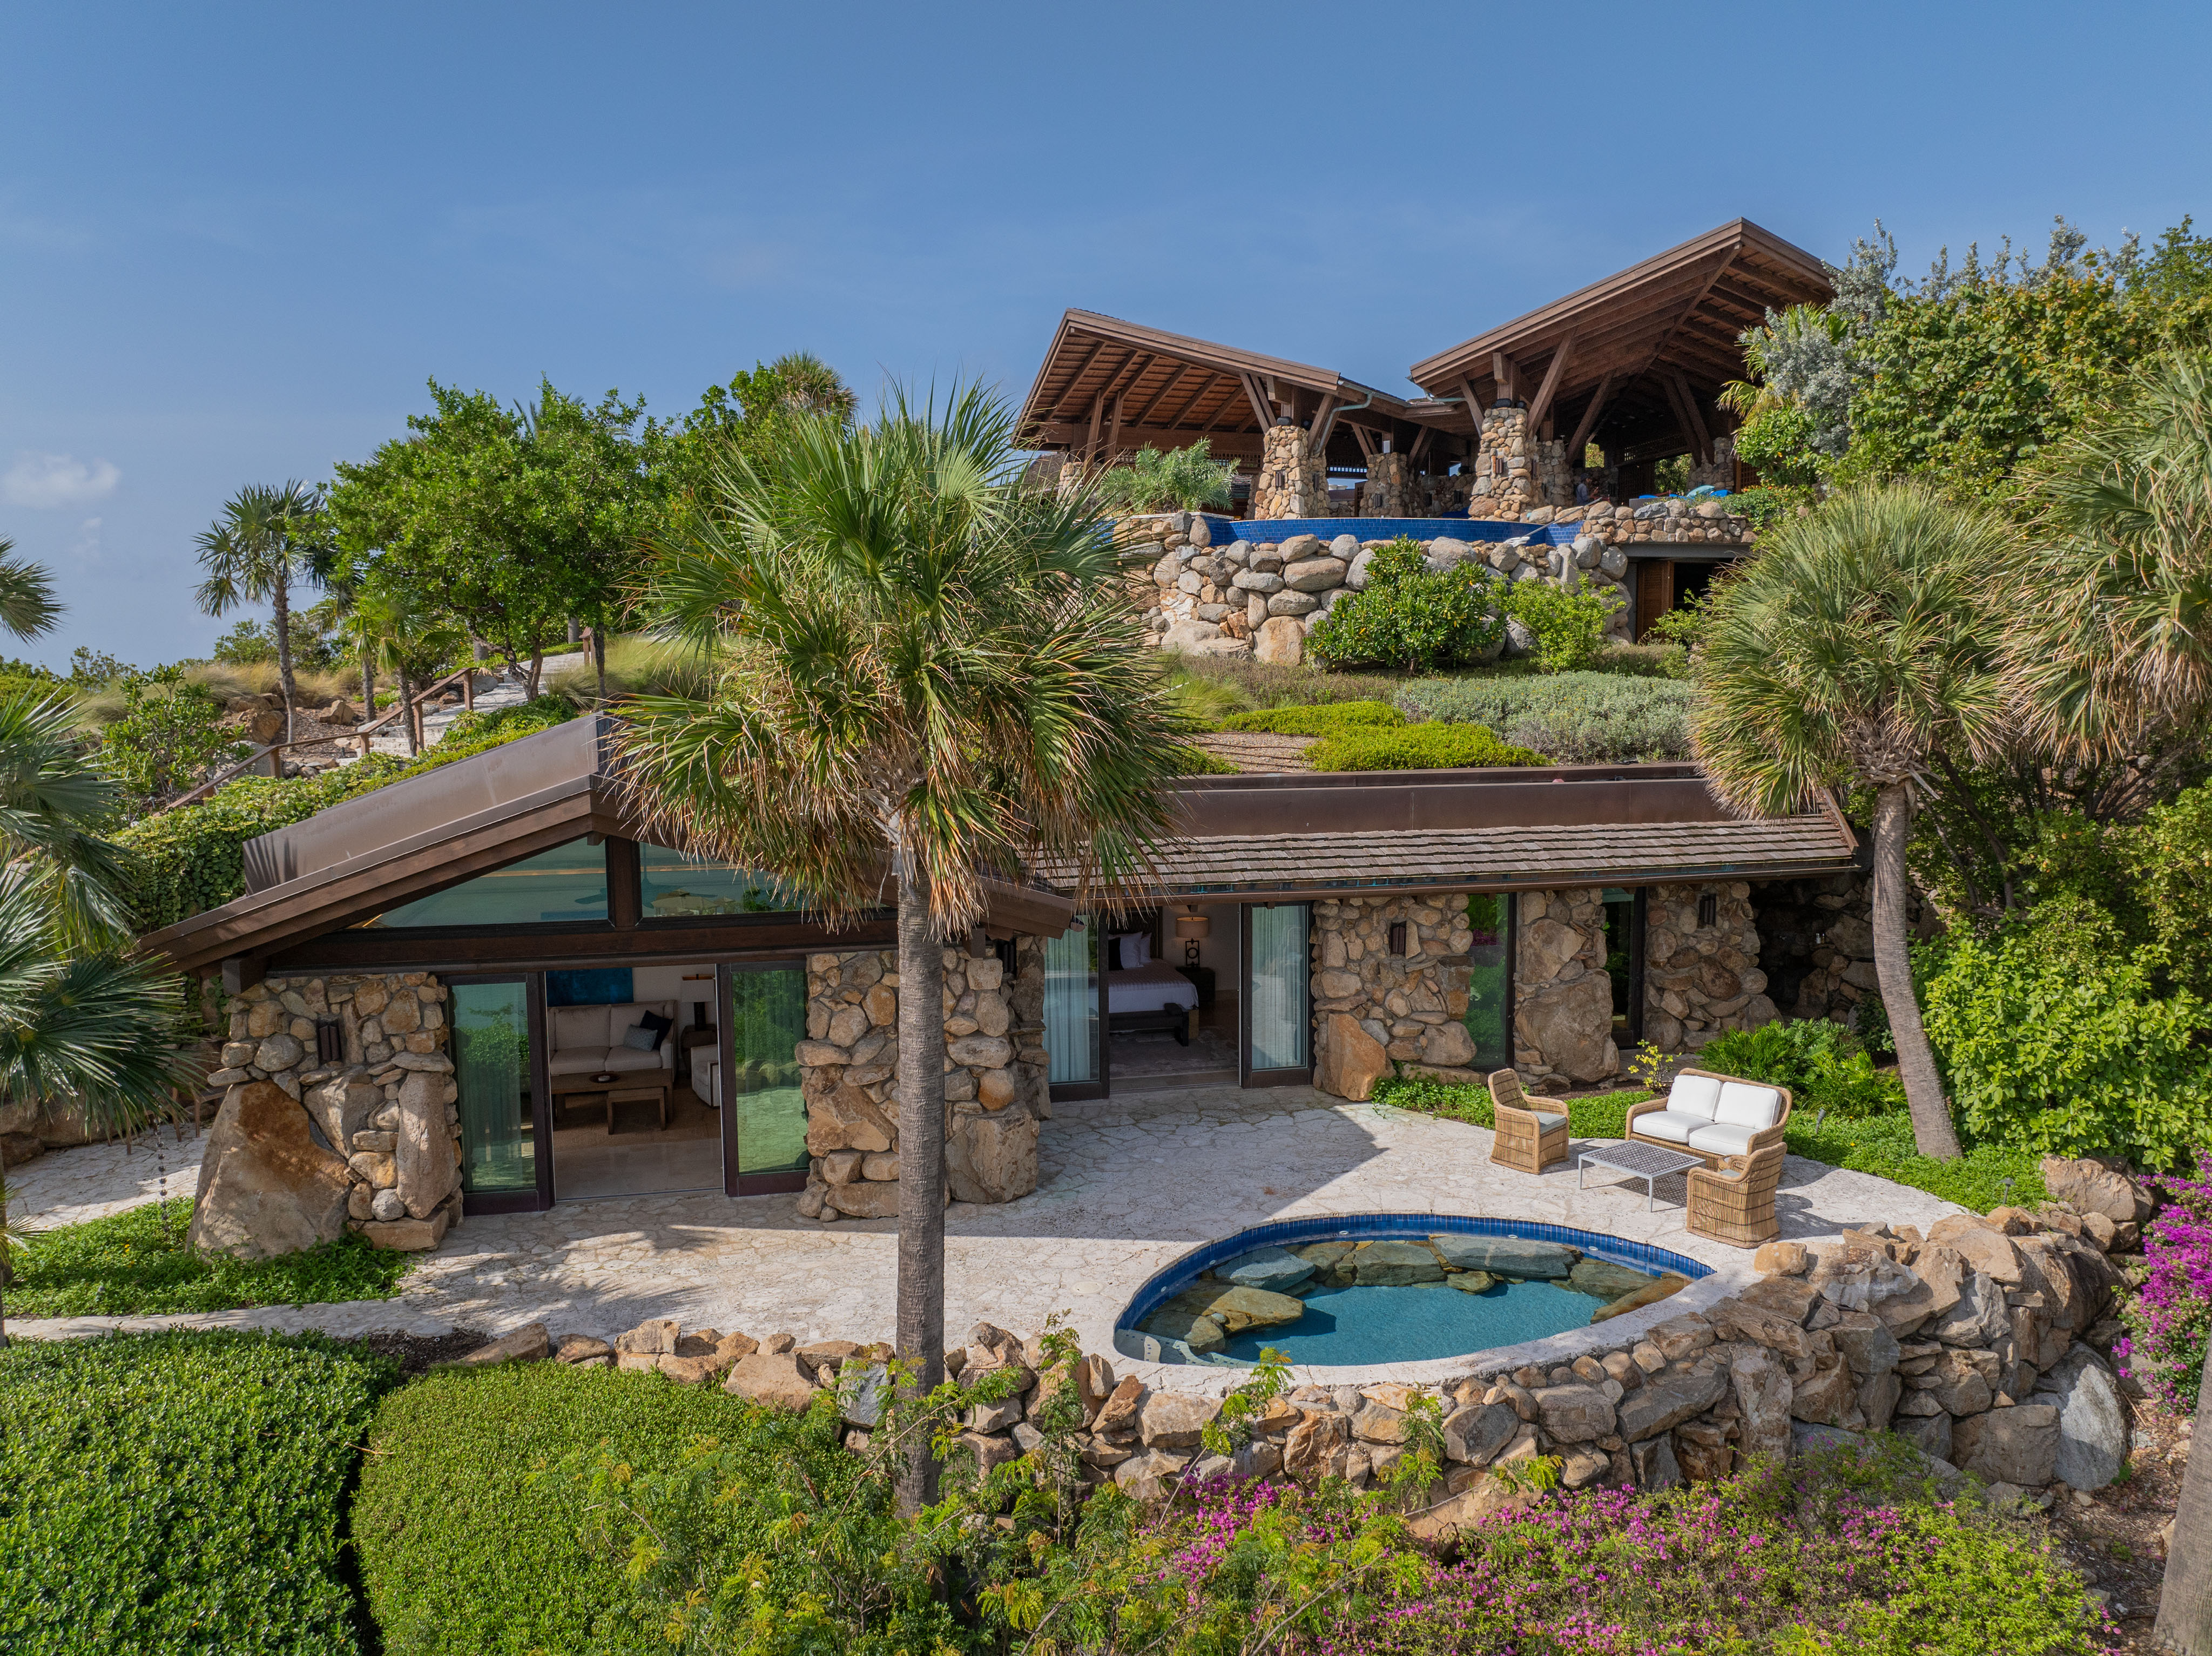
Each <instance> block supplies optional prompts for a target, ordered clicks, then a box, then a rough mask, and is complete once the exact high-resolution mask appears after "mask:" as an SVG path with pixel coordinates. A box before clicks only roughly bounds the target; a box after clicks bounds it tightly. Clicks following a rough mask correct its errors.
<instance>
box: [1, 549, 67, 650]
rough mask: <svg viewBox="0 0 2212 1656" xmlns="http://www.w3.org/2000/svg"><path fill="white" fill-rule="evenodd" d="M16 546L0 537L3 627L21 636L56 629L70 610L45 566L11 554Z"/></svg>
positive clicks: (32, 636) (35, 636)
mask: <svg viewBox="0 0 2212 1656" xmlns="http://www.w3.org/2000/svg"><path fill="white" fill-rule="evenodd" d="M14 551H15V542H13V541H11V540H9V539H6V538H5V537H0V628H5V629H6V630H7V631H9V632H10V633H13V634H15V636H16V637H17V638H22V639H32V638H38V637H40V636H41V635H42V634H47V633H51V632H52V631H53V630H54V628H55V627H56V626H58V624H59V623H60V622H61V618H62V616H63V615H64V613H66V612H65V611H64V608H63V606H62V603H61V600H60V599H58V598H57V597H55V596H54V578H53V577H52V575H50V574H48V573H46V567H45V566H44V565H42V564H35V563H33V562H31V561H29V560H28V559H27V558H17V557H13V556H11V555H10V554H12V553H13V552H14Z"/></svg>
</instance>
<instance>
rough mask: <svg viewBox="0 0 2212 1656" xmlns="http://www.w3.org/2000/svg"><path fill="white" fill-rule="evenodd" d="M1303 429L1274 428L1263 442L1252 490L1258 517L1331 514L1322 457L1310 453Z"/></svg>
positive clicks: (1253, 509)
mask: <svg viewBox="0 0 2212 1656" xmlns="http://www.w3.org/2000/svg"><path fill="white" fill-rule="evenodd" d="M1309 444H1310V435H1309V434H1308V433H1307V431H1306V430H1305V428H1304V427H1303V426H1272V427H1270V428H1268V430H1267V435H1266V437H1265V439H1264V440H1263V442H1262V447H1261V459H1260V476H1259V478H1258V480H1257V482H1255V483H1254V485H1253V488H1252V515H1253V516H1254V517H1255V518H1321V517H1326V516H1328V469H1327V465H1326V463H1325V462H1324V461H1323V459H1322V456H1320V455H1318V454H1312V453H1309V452H1308V446H1309Z"/></svg>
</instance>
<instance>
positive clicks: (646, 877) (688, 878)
mask: <svg viewBox="0 0 2212 1656" xmlns="http://www.w3.org/2000/svg"><path fill="white" fill-rule="evenodd" d="M637 866H638V878H639V881H640V883H641V886H642V897H643V901H642V903H641V906H640V907H641V913H643V914H644V916H645V918H646V919H648V920H671V919H684V918H685V917H686V916H688V915H692V914H788V913H793V912H795V911H796V910H799V909H800V908H803V907H805V903H804V902H803V901H801V900H800V898H799V895H798V894H797V893H796V892H794V891H793V890H792V889H791V888H790V887H789V886H787V885H786V884H785V883H783V882H782V881H781V880H780V879H778V878H777V877H775V875H773V874H763V873H762V872H761V871H760V870H758V869H752V868H739V867H738V866H737V865H736V864H733V863H717V862H710V861H705V860H702V859H701V858H693V857H686V856H685V855H684V853H683V852H678V851H671V850H669V849H668V848H667V847H666V846H647V845H641V846H638V848H637Z"/></svg>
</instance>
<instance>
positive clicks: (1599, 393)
mask: <svg viewBox="0 0 2212 1656" xmlns="http://www.w3.org/2000/svg"><path fill="white" fill-rule="evenodd" d="M1612 391H1613V376H1612V375H1611V374H1609V373H1608V374H1607V375H1606V377H1605V378H1604V379H1601V380H1599V381H1598V382H1597V390H1596V391H1593V392H1592V393H1591V394H1590V400H1589V407H1588V408H1586V409H1583V417H1582V418H1581V419H1579V420H1577V421H1576V422H1575V434H1574V435H1573V436H1571V437H1570V438H1569V439H1567V464H1569V465H1571V466H1578V465H1580V464H1582V458H1581V456H1582V452H1583V447H1584V446H1586V445H1587V444H1588V443H1589V439H1590V433H1592V432H1594V431H1595V430H1596V429H1597V417H1598V416H1599V415H1601V414H1602V413H1604V412H1605V399H1606V397H1607V396H1609V395H1610V394H1611V393H1612Z"/></svg>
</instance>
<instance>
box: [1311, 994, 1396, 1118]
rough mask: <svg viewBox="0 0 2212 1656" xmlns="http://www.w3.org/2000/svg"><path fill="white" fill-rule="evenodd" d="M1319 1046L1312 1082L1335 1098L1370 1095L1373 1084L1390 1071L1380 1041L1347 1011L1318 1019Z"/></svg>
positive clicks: (1360, 1097) (1355, 1098)
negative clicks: (1320, 1023)
mask: <svg viewBox="0 0 2212 1656" xmlns="http://www.w3.org/2000/svg"><path fill="white" fill-rule="evenodd" d="M1319 1048H1320V1050H1319V1051H1318V1052H1316V1058H1317V1059H1319V1060H1320V1061H1319V1063H1318V1065H1316V1069H1315V1073H1314V1085H1315V1086H1316V1087H1318V1088H1320V1089H1321V1090H1322V1091H1323V1092H1325V1093H1329V1094H1333V1095H1334V1096H1336V1097H1338V1098H1349V1099H1353V1100H1364V1099H1367V1098H1370V1097H1371V1096H1373V1095H1374V1092H1375V1083H1376V1082H1377V1081H1380V1080H1381V1079H1382V1078H1383V1077H1384V1076H1387V1075H1389V1073H1390V1055H1389V1053H1388V1052H1385V1051H1384V1050H1383V1043H1382V1042H1381V1041H1379V1040H1376V1039H1375V1037H1374V1036H1372V1035H1370V1034H1368V1033H1367V1031H1366V1030H1364V1029H1363V1028H1360V1027H1359V1020H1358V1018H1355V1017H1353V1016H1352V1015H1351V1014H1350V1013H1349V1012H1332V1013H1330V1014H1329V1015H1328V1017H1326V1018H1324V1019H1323V1020H1322V1026H1321V1040H1320V1043H1319Z"/></svg>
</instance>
